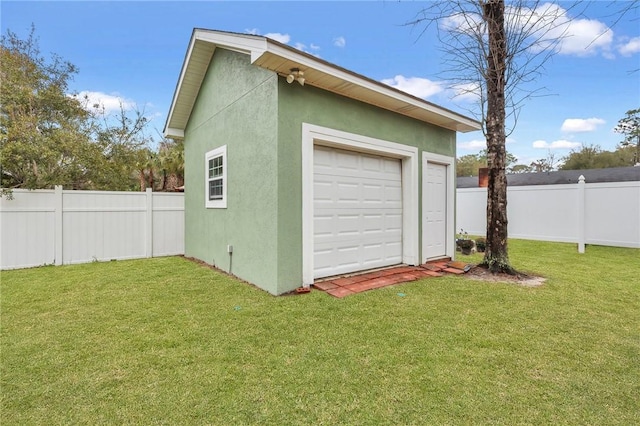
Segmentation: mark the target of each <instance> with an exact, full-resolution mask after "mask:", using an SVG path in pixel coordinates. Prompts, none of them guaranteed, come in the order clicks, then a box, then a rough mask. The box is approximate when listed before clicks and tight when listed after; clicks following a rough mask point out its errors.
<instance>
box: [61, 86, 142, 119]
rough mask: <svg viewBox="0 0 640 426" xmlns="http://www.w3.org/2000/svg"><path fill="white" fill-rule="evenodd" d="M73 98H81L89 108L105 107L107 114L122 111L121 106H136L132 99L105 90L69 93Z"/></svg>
mask: <svg viewBox="0 0 640 426" xmlns="http://www.w3.org/2000/svg"><path fill="white" fill-rule="evenodd" d="M69 96H71V97H72V98H75V99H77V100H79V101H80V102H81V103H83V104H85V103H86V108H87V109H93V108H96V107H97V108H100V109H103V108H104V112H105V113H106V114H110V113H112V112H117V111H120V107H121V106H122V108H124V109H125V110H130V109H133V108H135V106H136V103H135V102H134V101H132V100H131V99H126V98H123V97H122V96H120V95H119V94H117V93H112V94H106V93H103V92H92V91H89V90H83V91H82V92H80V93H78V94H76V95H69Z"/></svg>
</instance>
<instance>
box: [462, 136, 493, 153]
mask: <svg viewBox="0 0 640 426" xmlns="http://www.w3.org/2000/svg"><path fill="white" fill-rule="evenodd" d="M486 147H487V141H485V140H484V139H474V140H471V141H469V142H458V149H464V150H466V151H476V152H477V151H481V150H483V149H485V148H486Z"/></svg>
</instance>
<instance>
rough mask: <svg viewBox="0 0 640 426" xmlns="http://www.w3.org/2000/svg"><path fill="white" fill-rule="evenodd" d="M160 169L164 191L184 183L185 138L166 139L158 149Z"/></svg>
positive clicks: (171, 189)
mask: <svg viewBox="0 0 640 426" xmlns="http://www.w3.org/2000/svg"><path fill="white" fill-rule="evenodd" d="M158 169H159V170H160V171H161V173H162V186H161V189H162V190H163V191H173V190H175V189H176V188H177V187H179V186H182V185H184V140H177V139H164V140H163V141H162V142H160V146H159V149H158Z"/></svg>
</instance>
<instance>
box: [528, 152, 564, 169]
mask: <svg viewBox="0 0 640 426" xmlns="http://www.w3.org/2000/svg"><path fill="white" fill-rule="evenodd" d="M529 167H530V169H531V170H530V171H532V172H536V173H542V172H552V171H554V170H556V169H557V168H558V160H557V159H556V155H555V153H553V152H552V151H551V150H549V152H548V153H547V156H546V157H545V158H540V159H538V160H536V161H533V162H531V165H530V166H529Z"/></svg>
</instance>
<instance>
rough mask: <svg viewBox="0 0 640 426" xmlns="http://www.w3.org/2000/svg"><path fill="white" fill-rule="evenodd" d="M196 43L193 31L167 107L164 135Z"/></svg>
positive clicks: (167, 129)
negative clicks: (169, 105) (169, 104)
mask: <svg viewBox="0 0 640 426" xmlns="http://www.w3.org/2000/svg"><path fill="white" fill-rule="evenodd" d="M195 43H196V37H195V33H194V34H193V35H192V36H191V40H189V47H188V48H187V54H186V55H185V57H184V62H183V63H182V69H181V70H180V77H179V78H178V84H177V85H176V90H175V91H174V92H173V98H172V99H171V107H170V108H169V114H167V121H166V122H165V123H164V131H163V133H164V134H165V136H166V135H167V132H168V131H169V123H171V118H172V117H173V111H174V110H175V108H176V104H177V101H178V95H179V94H180V90H181V89H182V81H183V80H184V76H185V74H186V73H187V67H188V66H189V61H190V60H191V53H192V52H193V46H194V45H195Z"/></svg>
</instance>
